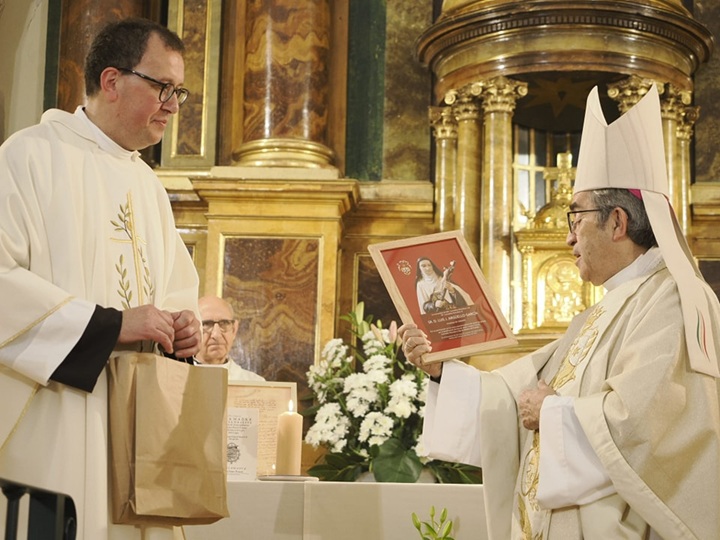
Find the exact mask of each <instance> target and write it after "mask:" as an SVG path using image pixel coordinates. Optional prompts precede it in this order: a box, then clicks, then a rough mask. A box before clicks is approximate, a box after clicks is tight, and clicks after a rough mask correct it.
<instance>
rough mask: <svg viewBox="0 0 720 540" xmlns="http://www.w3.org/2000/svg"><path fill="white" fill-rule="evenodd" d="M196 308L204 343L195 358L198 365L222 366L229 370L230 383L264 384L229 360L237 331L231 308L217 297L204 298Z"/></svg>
mask: <svg viewBox="0 0 720 540" xmlns="http://www.w3.org/2000/svg"><path fill="white" fill-rule="evenodd" d="M198 308H199V309H200V317H201V318H202V326H203V340H202V345H201V346H200V352H199V353H198V354H197V355H196V356H195V359H196V360H197V363H198V364H200V365H207V366H221V367H224V368H225V369H227V370H228V380H229V381H264V380H265V379H264V378H263V377H261V376H260V375H258V374H257V373H253V372H252V371H249V370H247V369H244V368H243V367H241V366H240V365H238V364H236V363H235V362H234V361H233V359H232V358H230V349H231V348H232V346H233V343H234V341H235V336H236V335H237V331H238V322H237V321H236V320H235V314H234V312H233V308H232V306H231V305H230V304H229V303H228V302H227V301H225V300H223V299H222V298H218V297H217V296H203V297H202V298H200V300H198Z"/></svg>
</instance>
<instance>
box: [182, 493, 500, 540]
mask: <svg viewBox="0 0 720 540" xmlns="http://www.w3.org/2000/svg"><path fill="white" fill-rule="evenodd" d="M433 505H434V506H435V509H436V519H438V518H439V515H440V511H441V510H442V509H443V508H447V510H448V519H451V520H453V522H454V526H453V530H454V534H453V536H454V537H456V538H457V537H459V538H473V540H485V539H486V538H487V532H486V522H485V511H484V507H483V486H480V485H457V484H393V483H380V482H378V483H365V482H354V483H353V482H264V481H256V482H236V483H228V507H229V509H230V517H229V518H225V519H223V520H220V521H218V522H216V523H213V524H212V525H196V526H189V527H184V534H185V538H186V540H231V539H232V540H245V539H253V540H367V539H368V538H372V539H373V540H405V539H408V540H415V539H417V538H419V535H418V533H417V530H416V529H415V527H414V526H413V524H412V517H411V516H412V513H413V512H415V513H416V514H417V515H418V517H419V518H420V519H421V520H423V521H426V520H429V519H430V507H431V506H433Z"/></svg>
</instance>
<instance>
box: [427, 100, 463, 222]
mask: <svg viewBox="0 0 720 540" xmlns="http://www.w3.org/2000/svg"><path fill="white" fill-rule="evenodd" d="M429 115H430V126H431V127H432V131H433V135H434V136H435V225H436V226H437V230H438V231H440V232H443V231H450V230H452V229H453V228H454V227H455V209H454V201H455V181H456V177H457V143H458V130H457V121H456V120H455V116H454V115H453V111H452V108H451V107H430V109H429Z"/></svg>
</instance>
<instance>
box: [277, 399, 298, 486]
mask: <svg viewBox="0 0 720 540" xmlns="http://www.w3.org/2000/svg"><path fill="white" fill-rule="evenodd" d="M302 427H303V419H302V416H301V415H299V414H298V413H296V412H293V402H292V400H290V403H288V410H287V411H286V412H284V413H282V414H281V415H280V416H278V428H277V457H276V459H275V474H283V475H299V474H300V457H301V454H302Z"/></svg>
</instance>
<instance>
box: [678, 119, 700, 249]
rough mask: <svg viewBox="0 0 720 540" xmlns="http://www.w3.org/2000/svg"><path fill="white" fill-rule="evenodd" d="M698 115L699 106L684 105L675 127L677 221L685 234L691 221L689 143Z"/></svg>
mask: <svg viewBox="0 0 720 540" xmlns="http://www.w3.org/2000/svg"><path fill="white" fill-rule="evenodd" d="M699 117H700V108H699V107H684V108H683V111H682V114H681V118H680V122H679V124H678V128H677V140H678V146H679V148H680V158H679V159H678V182H679V184H680V189H679V193H680V194H681V196H682V198H681V199H680V201H679V204H678V206H677V207H676V208H677V218H678V223H679V224H680V228H681V229H682V231H683V233H684V234H685V235H686V236H687V234H688V230H689V228H690V221H691V214H690V195H689V194H690V183H691V178H692V168H691V167H692V166H691V155H690V145H691V142H692V139H693V132H694V129H693V128H694V126H695V122H697V120H698V118H699Z"/></svg>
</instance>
